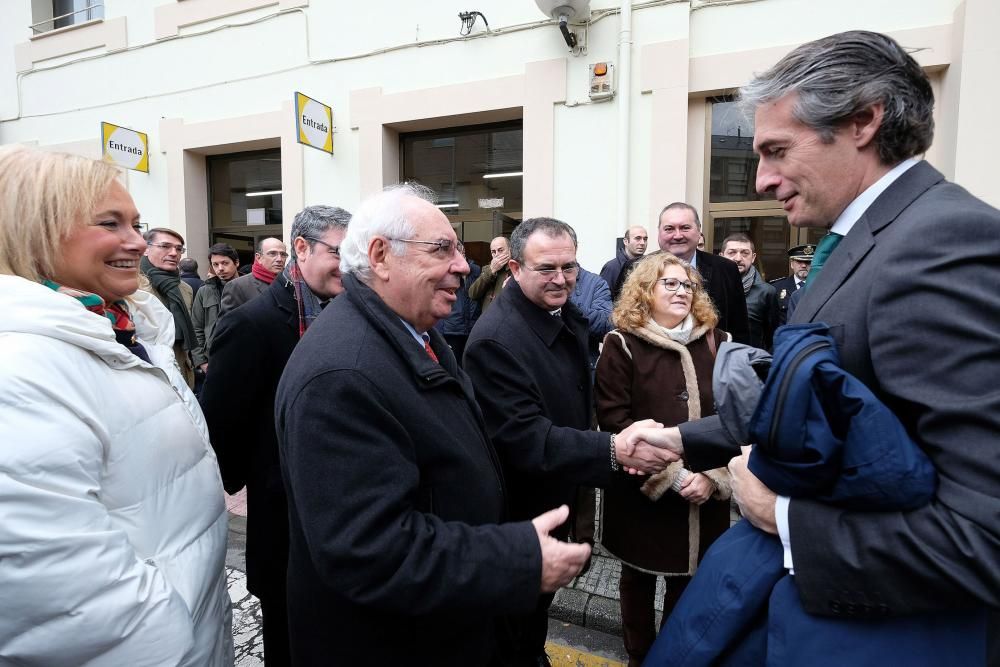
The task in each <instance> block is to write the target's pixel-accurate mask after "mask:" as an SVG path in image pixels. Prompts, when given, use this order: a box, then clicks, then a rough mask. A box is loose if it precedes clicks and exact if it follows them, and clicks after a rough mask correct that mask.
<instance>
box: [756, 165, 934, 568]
mask: <svg viewBox="0 0 1000 667" xmlns="http://www.w3.org/2000/svg"><path fill="white" fill-rule="evenodd" d="M918 162H920V158H915V157H911V158H910V159H908V160H903V161H902V162H900V163H899V164H897V165H896V166H895V167H893V168H892V169H890V170H889V171H888V172H886V174H885V175H884V176H882V178H880V179H878V180H877V181H875V182H874V183H872V184H871V185H869V186H868V188H867V189H865V191H864V192H862V193H861V194H860V195H858V196H857V198H856V199H855V200H854V201H852V202H851V203H850V204H848V205H847V208H845V209H844V212H843V213H841V214H840V216H838V217H837V220H836V221H835V222H834V223H833V226H832V227H831V228H830V231H831V232H833V233H835V234H840V235H841V236H847V234H848V233H849V232H850V231H851V229H852V228H853V227H854V223H856V222H857V221H858V220H860V219H861V216H862V215H864V213H865V211H867V210H868V207H869V206H871V205H872V204H873V203H874V202H875V200H876V199H878V197H879V195H881V194H882V193H883V192H885V191H886V189H887V188H888V187H889V186H890V185H892V183H893V182H894V181H895V180H896V179H897V178H899V177H900V176H902V175H903V174H904V173H906V170H907V169H909V168H910V167H912V166H913V165H915V164H917V163H918ZM789 502H790V498H788V497H787V496H778V498H777V500H776V501H775V503H774V522H775V524H777V526H778V537H780V538H781V546H782V547H784V550H785V568H787V569H788V571H789V572H790V573H792V574H795V567H794V565H793V563H792V538H791V536H790V535H789V532H788V505H789Z"/></svg>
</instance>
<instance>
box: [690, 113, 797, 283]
mask: <svg viewBox="0 0 1000 667" xmlns="http://www.w3.org/2000/svg"><path fill="white" fill-rule="evenodd" d="M709 103H710V104H709V110H710V111H709V113H710V114H711V123H710V127H711V136H710V137H709V141H710V142H711V160H710V166H709V177H708V178H709V187H708V207H707V211H708V214H707V215H706V216H705V217H706V225H705V233H706V236H708V235H711V236H710V243H711V246H712V250H713V251H714V252H716V253H718V252H720V251H721V250H722V241H723V240H724V239H725V238H726V237H727V236H728V235H730V234H734V233H736V232H742V233H744V234H746V235H747V236H749V237H750V238H751V239H753V243H754V248H755V249H756V251H757V268H758V270H760V271H762V272H763V273H764V275H765V276H766V277H767V278H768V279H773V278H781V277H782V276H786V275H788V249H789V248H790V247H792V246H796V245H800V244H802V243H812V242H813V238H814V236H815V235H816V234H815V233H814V232H813V231H812V230H800V229H795V228H793V227H792V226H790V225H789V224H788V221H787V220H786V218H785V213H784V210H782V207H781V203H780V202H778V201H776V200H775V199H774V195H773V194H772V193H766V194H763V195H761V194H758V193H757V187H756V180H757V163H758V161H759V159H758V157H757V155H756V154H755V153H754V152H753V132H754V126H753V118H747V117H746V116H744V115H743V113H742V112H741V111H740V109H739V106H738V105H737V104H736V102H734V101H733V100H732V99H730V98H726V97H721V98H716V99H713V100H709Z"/></svg>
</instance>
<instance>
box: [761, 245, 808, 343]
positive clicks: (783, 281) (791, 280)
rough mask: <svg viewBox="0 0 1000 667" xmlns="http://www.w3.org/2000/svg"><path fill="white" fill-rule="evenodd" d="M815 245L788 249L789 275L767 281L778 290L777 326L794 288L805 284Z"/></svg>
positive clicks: (785, 312)
mask: <svg viewBox="0 0 1000 667" xmlns="http://www.w3.org/2000/svg"><path fill="white" fill-rule="evenodd" d="M815 252H816V246H814V245H811V244H806V245H797V246H795V247H794V248H791V249H789V251H788V268H789V271H791V275H790V276H787V277H785V278H777V279H775V280H771V281H769V282H770V283H771V284H772V285H774V289H776V290H778V326H781V325H783V324H784V323H785V321H786V320H787V316H788V300H789V299H790V298H791V297H792V294H794V293H795V291H796V290H798V289H801V288H802V286H803V285H805V284H806V276H807V275H809V267H810V266H812V257H813V253H815Z"/></svg>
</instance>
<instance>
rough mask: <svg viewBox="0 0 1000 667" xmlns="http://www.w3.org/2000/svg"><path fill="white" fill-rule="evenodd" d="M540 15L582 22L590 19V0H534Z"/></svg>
mask: <svg viewBox="0 0 1000 667" xmlns="http://www.w3.org/2000/svg"><path fill="white" fill-rule="evenodd" d="M535 4H536V5H538V8H539V9H541V10H542V13H543V14H545V15H546V16H548V17H549V18H550V19H557V20H558V19H561V17H563V16H565V17H566V20H567V21H584V20H586V19H587V18H589V17H590V0H535Z"/></svg>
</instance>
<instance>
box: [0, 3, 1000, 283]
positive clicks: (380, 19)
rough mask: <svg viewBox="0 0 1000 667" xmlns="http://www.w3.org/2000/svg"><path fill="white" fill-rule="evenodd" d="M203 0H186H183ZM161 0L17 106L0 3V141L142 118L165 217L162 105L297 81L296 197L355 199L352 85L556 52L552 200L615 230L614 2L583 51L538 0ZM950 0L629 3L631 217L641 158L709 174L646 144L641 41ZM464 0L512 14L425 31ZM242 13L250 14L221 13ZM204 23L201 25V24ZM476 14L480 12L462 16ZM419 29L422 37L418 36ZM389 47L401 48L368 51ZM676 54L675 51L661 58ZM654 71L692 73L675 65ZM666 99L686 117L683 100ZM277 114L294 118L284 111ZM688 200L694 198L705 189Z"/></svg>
mask: <svg viewBox="0 0 1000 667" xmlns="http://www.w3.org/2000/svg"><path fill="white" fill-rule="evenodd" d="M200 1H201V0H185V4H187V3H195V2H200ZM989 1H990V0H968V2H975V3H982V2H989ZM168 2H169V0H106V18H107V19H113V18H116V17H119V16H126V17H127V29H128V47H129V48H128V50H127V51H123V52H118V53H111V54H107V55H103V56H101V57H98V58H93V59H88V60H82V61H80V62H71V63H69V64H62V65H60V66H58V67H55V68H54V69H50V70H48V71H44V68H45V67H46V66H48V65H49V64H50V63H47V62H41V63H36V65H35V67H36V70H35V71H32V72H29V73H27V74H25V75H23V77H22V85H21V93H20V99H21V105H22V114H21V116H20V117H19V118H16V119H14V117H15V116H16V115H17V87H16V80H17V77H16V75H15V67H14V56H13V47H14V44H16V43H20V42H24V41H26V40H27V38H28V36H29V35H30V31H29V30H28V28H27V26H28V25H29V24H30V23H31V9H30V0H14V1H12V2H8V3H5V6H4V9H5V16H4V21H3V22H2V23H0V119H2V120H0V143H10V142H37V143H39V144H42V145H53V144H55V145H59V144H70V143H74V142H80V141H86V142H90V141H92V142H94V143H95V145H96V143H97V142H98V131H99V123H100V122H101V121H102V120H103V121H109V122H113V123H116V124H119V125H124V126H127V127H131V128H134V129H137V130H140V131H144V132H147V133H148V134H149V135H150V142H151V149H152V151H151V152H152V155H151V159H150V174H148V175H145V174H135V173H134V174H130V177H129V187H130V189H131V190H132V192H133V194H134V195H135V198H136V200H137V203H138V205H139V208H140V210H141V211H142V213H143V217H144V219H145V220H146V221H148V222H150V223H151V224H156V225H170V224H172V221H170V220H169V219H167V218H168V213H167V211H168V203H169V202H168V195H167V190H168V188H167V182H166V178H167V164H166V159H165V156H164V155H163V154H162V153H161V149H162V146H161V142H160V137H159V136H158V129H159V124H160V121H161V119H163V118H180V119H183V121H184V123H186V124H190V123H198V122H201V121H208V120H218V119H226V118H232V117H240V116H246V115H251V114H257V113H265V112H272V111H278V110H280V109H281V105H282V104H283V103H286V102H289V101H290V100H291V98H292V94H293V91H296V90H299V91H302V92H304V93H306V94H308V95H310V96H311V97H314V98H316V99H319V100H321V101H323V102H325V103H327V104H329V105H331V106H332V107H333V111H334V125H335V127H336V134H335V136H334V150H335V154H334V155H333V156H332V157H330V156H328V155H325V154H323V153H321V152H319V151H314V150H311V149H306V150H305V152H304V154H303V156H302V161H303V172H304V182H303V184H302V185H303V188H304V195H305V203H306V204H313V203H330V204H336V205H341V206H344V207H346V208H348V209H353V208H355V207H356V206H357V203H358V200H359V198H360V194H359V193H360V184H359V168H358V164H359V159H360V158H361V156H360V154H359V139H358V131H357V130H354V129H352V128H351V127H350V122H349V119H350V109H349V103H350V95H351V91H354V90H359V89H364V88H370V87H381V88H382V92H383V94H391V93H397V92H403V91H417V90H422V89H433V88H436V87H440V86H445V85H450V84H455V83H461V82H473V81H481V80H487V79H494V78H499V77H505V76H514V75H521V74H523V73H524V71H525V64H526V63H530V62H536V61H544V60H550V59H553V58H565V60H566V68H567V69H566V81H567V90H566V91H565V99H566V104H564V105H562V104H557V105H556V106H555V108H554V109H553V113H554V118H555V126H554V127H555V130H554V132H555V137H554V144H555V156H554V181H555V186H554V194H553V201H554V210H553V213H554V215H555V216H556V217H559V218H562V219H564V220H566V221H567V222H569V223H571V224H573V225H574V226H575V227H576V228H577V230H578V232H579V235H580V240H581V251H580V259H581V261H582V263H583V264H584V265H585V266H587V267H588V268H590V269H591V270H598V269H599V268H600V266H601V264H603V263H604V261H605V260H606V259H607V258H608V257H609V256H610V254H611V252H612V249H613V241H614V238H615V237H616V236H618V235H619V234H620V233H621V231H622V230H621V229H619V228H618V225H617V223H616V222H615V211H616V203H615V197H616V189H617V183H616V173H617V172H616V150H617V145H618V142H619V137H618V136H617V132H618V130H617V114H618V111H617V110H618V102H617V101H612V102H610V103H604V104H586V102H587V65H588V64H589V63H592V62H597V61H600V60H610V61H612V62H617V61H618V52H617V39H618V17H617V16H616V15H611V16H608V17H606V18H602V19H600V20H598V21H596V22H595V23H594V24H593V25H592V26H591V28H590V30H589V35H588V45H587V46H588V51H589V52H588V54H587V55H584V56H579V57H577V56H572V55H570V54H569V53H568V52H567V48H566V46H565V44H564V43H563V41H562V39H561V36H560V34H559V31H558V29H557V28H556V27H555V26H553V25H535V24H540V23H541V22H542V21H544V16H543V15H542V14H541V12H539V11H538V9H537V7H536V6H535V4H534V2H533V1H532V0H480V1H479V2H476V3H472V4H471V5H469V4H456V3H455V2H454V1H453V0H447V1H446V0H421V1H420V2H412V1H409V0H407V1H404V0H368V1H366V2H363V3H352V4H350V9H349V10H348V9H347V7H348V6H349V5H348V3H344V2H339V1H335V0H311V1H310V2H309V4H308V6H307V7H305V8H303V9H302V10H292V11H288V12H286V13H283V14H281V15H276V14H277V13H278V6H277V5H274V6H271V7H267V8H261V9H254V10H252V11H249V12H244V13H241V14H238V15H234V16H228V17H224V18H219V19H215V20H212V21H208V22H204V23H200V24H197V25H193V26H189V27H184V28H182V29H181V30H180V31H179V32H180V37H178V38H173V39H167V40H161V41H160V42H157V41H156V40H155V38H154V35H155V34H156V33H155V20H156V14H157V13H156V11H155V8H156V7H157V6H160V5H164V4H167V3H168ZM959 4H960V2H959V0H883V1H881V2H871V0H761V1H758V2H748V3H745V4H739V3H737V4H727V5H725V6H710V5H703V6H700V8H699V9H697V10H695V11H691V9H690V6H689V3H686V2H674V3H666V4H663V5H659V6H654V7H649V8H643V9H637V10H635V11H634V13H633V33H632V34H633V41H634V45H633V50H632V63H633V72H632V95H631V102H632V104H631V159H630V173H631V179H630V183H629V190H628V192H629V221H630V222H632V223H636V224H645V225H647V227H650V228H651V227H652V225H653V221H652V220H650V219H649V216H650V214H649V211H650V208H651V195H650V192H651V185H650V171H651V164H655V163H654V160H656V159H657V156H658V155H662V154H664V152H665V151H675V150H676V151H682V154H683V155H686V156H687V163H688V165H689V166H692V165H696V168H697V170H698V173H686V174H677V179H678V182H679V183H686V185H685V186H684V187H683V188H682V189H681V192H685V191H686V192H688V193H689V194H690V193H699V192H701V183H702V182H703V179H704V174H703V171H702V170H703V168H704V167H703V166H702V165H701V163H700V162H699V160H698V156H699V154H700V153H701V152H703V150H704V147H703V143H698V136H697V133H696V134H695V136H694V137H688V131H687V128H684V127H681V128H678V134H679V135H680V136H682V137H686V138H685V139H684V140H683V141H682V142H681V143H683V144H684V145H678V146H652V145H650V141H649V136H650V127H651V126H652V125H653V124H654V123H655V122H656V118H655V117H654V115H653V105H652V100H651V97H652V95H650V94H648V93H646V94H644V93H643V92H642V90H641V86H640V78H641V76H642V74H643V72H642V68H644V67H645V68H657V67H658V66H659V64H658V63H656V62H643V60H642V58H641V57H640V54H641V50H642V47H643V46H644V45H648V44H656V43H661V42H675V41H676V40H685V39H687V40H690V41H689V50H690V55H691V57H693V58H699V57H703V56H711V55H716V54H736V56H737V57H739V54H740V53H741V52H744V51H747V52H750V51H754V50H757V49H765V48H771V47H777V46H784V45H794V44H796V43H800V42H802V41H805V40H808V39H811V38H814V37H818V36H820V35H823V34H828V33H830V32H834V31H836V30H840V29H847V28H859V27H863V28H868V29H874V30H880V31H898V30H903V29H907V28H914V27H923V26H940V25H947V24H950V23H951V22H952V20H953V16H954V14H955V9H956V7H957V6H958V5H959ZM617 5H618V3H617V2H613V1H610V0H601V1H597V0H594V1H593V2H592V7H593V8H594V9H595V10H601V9H605V8H611V7H616V6H617ZM472 6H475V8H477V9H479V11H482V12H483V13H484V14H485V15H486V17H487V19H488V20H489V22H490V27H491V28H492V29H493V30H494V31H497V30H500V31H501V32H502V31H503V30H505V29H510V28H512V27H514V26H520V25H522V24H523V28H524V29H521V30H518V31H511V32H507V33H505V34H496V35H492V36H487V37H483V38H476V39H469V40H463V41H453V42H449V43H443V44H430V43H428V42H430V41H431V40H439V39H441V40H446V39H451V38H455V37H457V36H458V31H459V27H460V21H459V19H458V17H457V13H458V11H459V10H460V9H466V8H471V7H472ZM980 15H985V14H983V13H982V12H980V13H979V14H977V16H980ZM268 17H271V18H268ZM991 20H992V19H991ZM250 21H255V22H253V23H252V24H250V25H246V26H243V27H230V28H223V27H221V26H225V25H227V24H236V23H246V22H250ZM993 27H994V28H995V30H994V32H996V31H997V30H1000V25H997V26H993ZM209 29H213V31H212V32H210V33H208V34H204V35H198V34H196V33H198V32H201V31H205V30H209ZM482 32H483V25H482V22H481V21H480V22H478V23H477V24H476V26H475V29H474V34H479V33H482ZM418 41H419V43H422V44H424V45H423V46H417V45H416V44H417V43H418ZM913 46H920V45H917V44H915V45H913ZM395 47H400V48H398V49H395V50H391V51H389V52H386V53H381V54H371V55H367V56H366V55H364V54H368V53H371V52H374V51H377V50H379V49H394V48H395ZM358 56H361V57H358ZM68 59H69V60H71V61H72V60H76V59H77V58H76V57H73V56H70V57H68ZM53 62H57V61H53ZM677 66H678V64H677V63H676V62H673V63H667V64H664V67H677ZM685 66H686V63H681V65H680V67H681V68H683V67H685ZM647 74H648V72H647ZM664 74H665V75H666V76H668V77H670V76H674V74H676V75H677V76H680V75H681V74H684V75H685V76H686V72H683V69H681V70H679V71H677V72H673V71H667V72H664ZM938 76H941V81H940V88H941V89H943V90H946V91H949V94H950V95H951V96H952V98H951V99H952V102H951V103H950V106H949V107H948V109H949V110H950V113H951V114H952V116H954V115H955V114H957V113H965V110H963V109H962V108H961V104H960V103H959V102H960V101H961V96H960V95H958V93H955V92H954V90H955V88H956V87H958V86H959V85H960V86H961V87H962V88H963V89H965V88H966V87H971V86H976V85H979V86H992V87H993V88H995V82H994V81H974V80H970V79H969V76H968V71H967V72H966V76H965V78H963V79H962V80H961V81H958V80H955V79H951V80H949V79H948V77H947V76H946V75H938ZM738 83H739V82H736V84H735V85H738ZM696 97H697V96H696ZM576 102H581V103H582V104H579V105H576V104H574V103H576ZM699 108H700V107H699ZM678 117H680V118H682V119H687V118H688V112H687V109H686V108H684V109H682V110H681V111H680V113H679V114H678ZM288 122H289V123H293V122H294V120H293V118H291V117H289V119H288ZM681 122H682V123H683V122H688V121H686V120H682V121H681ZM957 122H958V121H956V119H955V118H954V117H951V118H948V119H946V121H945V122H944V123H943V124H944V125H945V126H946V127H948V128H949V130H948V131H947V133H946V135H947V136H948V137H949V139H950V140H951V141H954V140H955V137H961V136H966V135H969V133H970V132H972V133H974V132H975V131H976V128H971V129H969V128H966V129H963V130H962V131H959V130H957V129H955V128H956V127H957V124H956V123H957ZM980 122H982V121H980ZM944 154H945V156H946V157H942V162H944V163H945V164H954V158H953V157H947V151H945V152H944ZM692 156H694V157H692ZM963 164H964V163H961V162H960V163H959V169H960V170H961V169H962V168H965V169H966V170H967V171H968V169H969V167H968V165H966V166H964V167H963ZM692 203H694V204H695V205H697V206H700V203H701V202H692ZM528 213H529V214H530V211H529V212H528Z"/></svg>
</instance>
